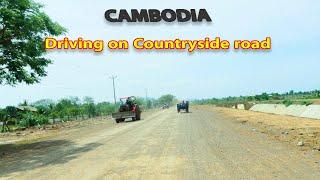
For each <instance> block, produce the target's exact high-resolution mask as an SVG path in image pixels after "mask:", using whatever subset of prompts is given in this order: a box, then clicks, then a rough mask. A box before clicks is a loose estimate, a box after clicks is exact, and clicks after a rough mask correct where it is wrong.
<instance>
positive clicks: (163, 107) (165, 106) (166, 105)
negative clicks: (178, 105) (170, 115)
mask: <svg viewBox="0 0 320 180" xmlns="http://www.w3.org/2000/svg"><path fill="white" fill-rule="evenodd" d="M161 108H162V109H169V108H170V106H169V105H168V104H164V105H163V106H162V107H161Z"/></svg>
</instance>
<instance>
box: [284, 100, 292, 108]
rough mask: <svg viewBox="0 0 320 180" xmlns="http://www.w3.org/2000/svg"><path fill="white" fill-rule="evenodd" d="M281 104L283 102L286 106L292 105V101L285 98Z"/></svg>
mask: <svg viewBox="0 0 320 180" xmlns="http://www.w3.org/2000/svg"><path fill="white" fill-rule="evenodd" d="M282 104H284V105H286V106H287V107H288V106H290V105H292V104H293V102H292V101H291V100H288V99H286V100H284V101H282Z"/></svg>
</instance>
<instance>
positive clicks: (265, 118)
mask: <svg viewBox="0 0 320 180" xmlns="http://www.w3.org/2000/svg"><path fill="white" fill-rule="evenodd" d="M211 108H212V107H211ZM214 109H215V110H216V111H217V112H219V113H221V114H223V115H225V116H228V117H230V118H232V119H235V120H237V121H239V122H241V123H245V124H249V125H251V126H253V127H254V128H256V130H257V131H259V132H261V133H266V134H268V135H270V136H272V137H273V138H275V139H277V140H281V141H285V142H288V143H290V144H293V145H295V146H297V143H298V142H303V143H304V145H303V147H301V149H303V150H307V149H312V150H315V151H320V120H314V119H308V118H300V117H292V116H284V115H274V114H267V113H260V112H253V111H246V110H238V109H229V108H220V107H214Z"/></svg>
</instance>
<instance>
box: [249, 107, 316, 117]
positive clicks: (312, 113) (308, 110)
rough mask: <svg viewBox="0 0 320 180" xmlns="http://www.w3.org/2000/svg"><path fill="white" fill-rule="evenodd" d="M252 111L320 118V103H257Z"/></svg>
mask: <svg viewBox="0 0 320 180" xmlns="http://www.w3.org/2000/svg"><path fill="white" fill-rule="evenodd" d="M250 110H251V111H257V112H265V113H272V114H280V115H290V116H296V117H306V118H312V119H320V105H309V106H305V105H290V106H288V107H286V106H285V105H283V104H255V105H253V106H252V107H251V108H250Z"/></svg>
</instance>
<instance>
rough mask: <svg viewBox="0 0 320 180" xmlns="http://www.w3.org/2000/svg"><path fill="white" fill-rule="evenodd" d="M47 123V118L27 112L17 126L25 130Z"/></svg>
mask: <svg viewBox="0 0 320 180" xmlns="http://www.w3.org/2000/svg"><path fill="white" fill-rule="evenodd" d="M48 123H49V118H48V117H46V116H43V115H40V114H33V113H30V112H28V113H25V114H23V115H22V119H21V120H20V121H19V126H20V127H25V128H27V127H31V126H39V125H43V124H48Z"/></svg>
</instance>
